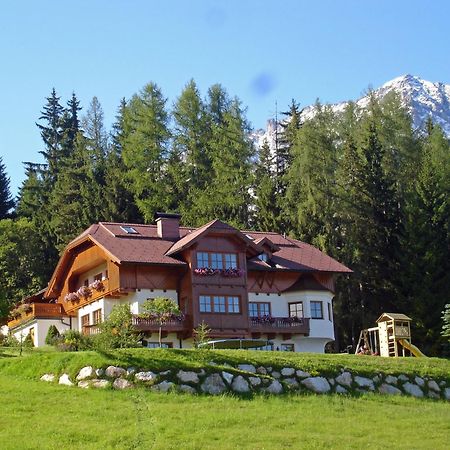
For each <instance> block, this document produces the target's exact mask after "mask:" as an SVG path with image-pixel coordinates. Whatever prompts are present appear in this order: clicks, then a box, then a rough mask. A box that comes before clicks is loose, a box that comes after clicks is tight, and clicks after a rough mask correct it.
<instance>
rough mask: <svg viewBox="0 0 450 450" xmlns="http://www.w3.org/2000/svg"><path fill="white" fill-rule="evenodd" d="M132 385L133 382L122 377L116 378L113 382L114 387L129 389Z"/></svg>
mask: <svg viewBox="0 0 450 450" xmlns="http://www.w3.org/2000/svg"><path fill="white" fill-rule="evenodd" d="M132 387H133V383H131V382H130V381H128V380H125V379H124V378H116V379H115V380H114V383H113V388H114V389H130V388H132Z"/></svg>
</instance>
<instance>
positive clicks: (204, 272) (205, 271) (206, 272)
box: [194, 267, 244, 278]
mask: <svg viewBox="0 0 450 450" xmlns="http://www.w3.org/2000/svg"><path fill="white" fill-rule="evenodd" d="M194 274H195V275H200V276H203V277H208V276H213V275H221V276H223V277H227V278H238V277H242V276H243V275H244V271H243V270H242V269H238V268H229V269H213V268H211V267H200V268H197V269H194Z"/></svg>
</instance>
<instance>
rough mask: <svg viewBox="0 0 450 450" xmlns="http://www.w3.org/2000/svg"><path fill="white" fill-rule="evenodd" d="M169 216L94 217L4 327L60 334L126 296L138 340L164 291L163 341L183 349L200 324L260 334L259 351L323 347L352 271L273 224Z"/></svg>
mask: <svg viewBox="0 0 450 450" xmlns="http://www.w3.org/2000/svg"><path fill="white" fill-rule="evenodd" d="M179 222H180V216H179V215H177V214H158V215H157V219H156V225H137V224H121V223H105V222H101V223H98V224H95V225H92V226H90V227H89V228H88V229H87V230H86V231H84V232H83V233H82V234H81V235H80V236H78V237H77V238H76V239H74V240H73V241H72V242H71V243H70V244H69V245H68V246H67V247H66V249H65V250H64V252H63V254H62V256H61V258H60V260H59V262H58V265H57V267H56V269H55V271H54V274H53V276H52V278H51V280H50V282H49V284H48V287H47V288H46V289H45V290H43V291H41V292H39V293H37V294H36V295H34V296H32V297H30V298H29V299H27V305H26V308H25V309H24V310H23V312H22V313H21V314H20V315H16V317H14V318H13V319H12V320H10V322H9V323H8V326H9V328H10V330H11V331H12V333H14V334H15V335H16V337H21V336H22V338H23V336H25V335H28V334H31V337H32V339H33V341H34V344H35V345H36V346H42V345H44V343H45V337H46V334H47V332H48V329H49V327H50V325H55V326H56V327H57V328H58V330H59V331H60V332H63V331H65V330H67V329H75V330H79V331H80V332H82V333H84V334H95V333H97V332H98V324H99V323H100V322H102V321H103V320H105V319H106V318H107V317H108V315H109V314H110V313H111V310H112V309H113V307H114V306H115V305H118V304H123V303H127V304H129V305H130V309H131V312H132V314H133V322H134V325H135V326H136V328H137V329H138V330H139V331H140V332H141V333H142V335H143V336H144V340H143V344H144V345H146V346H148V347H152V346H156V344H157V342H158V329H159V325H158V324H157V323H156V322H155V321H153V320H151V319H146V318H143V317H140V316H139V313H140V312H141V306H142V304H143V302H145V301H146V300H147V299H152V298H156V297H168V298H171V299H173V300H174V301H176V302H177V303H178V305H179V308H180V310H181V311H182V313H183V316H182V318H181V319H174V320H173V321H169V322H168V323H166V324H165V325H164V326H163V330H162V331H163V332H162V336H163V339H162V341H163V345H164V346H166V347H174V348H189V347H192V345H193V329H194V328H195V327H197V326H198V325H199V324H200V323H202V322H205V323H207V324H208V325H209V327H210V329H211V333H210V335H211V338H213V339H233V338H240V339H263V340H264V339H266V340H267V341H269V342H270V343H269V344H268V345H267V347H266V348H267V349H273V350H286V351H297V352H318V353H321V352H323V351H324V347H325V344H326V343H327V342H330V341H332V340H334V323H333V304H332V300H333V296H334V281H335V278H336V276H337V275H338V274H342V273H349V272H351V270H350V269H348V268H347V267H345V266H344V265H342V264H340V263H339V262H337V261H336V260H334V259H333V258H330V257H329V256H327V255H325V254H324V253H322V252H321V251H319V250H318V249H317V248H315V247H313V246H311V245H308V244H306V243H304V242H300V241H298V240H295V239H291V238H288V237H284V236H282V235H280V234H278V233H273V232H254V231H240V230H238V229H236V228H234V227H232V226H230V225H228V224H226V223H223V222H221V221H219V220H214V221H212V222H210V223H208V224H206V225H204V226H202V227H200V228H196V229H194V228H187V227H180V225H179Z"/></svg>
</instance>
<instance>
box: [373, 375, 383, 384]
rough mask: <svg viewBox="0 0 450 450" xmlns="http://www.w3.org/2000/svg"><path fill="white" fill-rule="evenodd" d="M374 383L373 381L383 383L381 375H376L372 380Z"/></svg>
mask: <svg viewBox="0 0 450 450" xmlns="http://www.w3.org/2000/svg"><path fill="white" fill-rule="evenodd" d="M372 381H373V382H374V383H379V382H380V381H381V378H380V376H379V375H375V376H374V377H373V378H372Z"/></svg>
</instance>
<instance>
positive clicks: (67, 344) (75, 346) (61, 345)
mask: <svg viewBox="0 0 450 450" xmlns="http://www.w3.org/2000/svg"><path fill="white" fill-rule="evenodd" d="M55 342H56V346H57V348H58V350H60V351H63V352H77V351H78V350H89V349H91V348H92V346H93V345H92V339H91V338H89V337H88V336H84V335H82V334H81V333H80V332H79V331H77V330H67V331H65V332H64V333H63V334H61V336H60V338H59V339H58V340H57V341H55Z"/></svg>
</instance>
